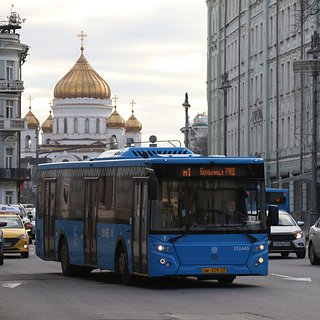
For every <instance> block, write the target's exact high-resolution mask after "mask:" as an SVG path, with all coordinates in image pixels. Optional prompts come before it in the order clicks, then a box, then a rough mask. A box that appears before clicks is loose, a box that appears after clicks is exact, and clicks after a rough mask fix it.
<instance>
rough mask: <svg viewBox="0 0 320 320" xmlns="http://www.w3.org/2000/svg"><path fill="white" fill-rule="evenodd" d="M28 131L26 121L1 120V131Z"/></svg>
mask: <svg viewBox="0 0 320 320" xmlns="http://www.w3.org/2000/svg"><path fill="white" fill-rule="evenodd" d="M25 129H26V122H25V120H24V119H19V118H17V119H1V118H0V131H1V130H3V131H22V130H25Z"/></svg>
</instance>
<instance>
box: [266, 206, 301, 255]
mask: <svg viewBox="0 0 320 320" xmlns="http://www.w3.org/2000/svg"><path fill="white" fill-rule="evenodd" d="M303 225H304V222H303V221H296V220H295V219H294V218H293V217H292V216H291V215H290V214H289V213H288V212H286V211H284V210H281V209H279V224H278V225H277V226H272V227H271V233H270V234H269V253H280V254H281V256H282V257H288V256H289V254H290V253H295V254H296V255H297V258H298V259H303V258H305V256H306V237H305V235H304V233H303V231H302V230H301V228H300V226H303Z"/></svg>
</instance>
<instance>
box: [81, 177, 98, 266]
mask: <svg viewBox="0 0 320 320" xmlns="http://www.w3.org/2000/svg"><path fill="white" fill-rule="evenodd" d="M97 196H98V178H85V195H84V222H83V223H84V225H83V229H84V263H85V265H86V266H92V267H95V266H96V265H97V209H98V208H97V203H98V202H97V200H98V199H97Z"/></svg>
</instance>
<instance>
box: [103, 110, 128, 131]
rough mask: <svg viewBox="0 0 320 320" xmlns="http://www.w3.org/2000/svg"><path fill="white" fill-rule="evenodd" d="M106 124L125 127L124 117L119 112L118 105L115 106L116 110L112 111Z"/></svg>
mask: <svg viewBox="0 0 320 320" xmlns="http://www.w3.org/2000/svg"><path fill="white" fill-rule="evenodd" d="M106 125H107V127H108V128H123V127H124V125H125V121H124V119H123V118H122V117H121V116H120V114H119V113H118V112H117V107H115V109H114V111H113V112H112V113H111V115H110V117H109V118H108V119H107V121H106Z"/></svg>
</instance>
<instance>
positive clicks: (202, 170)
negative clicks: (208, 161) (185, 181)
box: [180, 166, 238, 177]
mask: <svg viewBox="0 0 320 320" xmlns="http://www.w3.org/2000/svg"><path fill="white" fill-rule="evenodd" d="M237 169H238V168H237V167H235V166H219V167H218V166H208V167H207V166H206V167H201V166H196V167H186V168H181V173H180V175H181V176H182V177H237V176H238V171H237Z"/></svg>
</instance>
